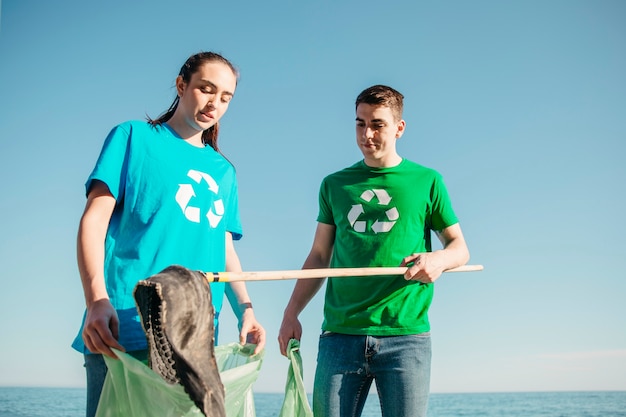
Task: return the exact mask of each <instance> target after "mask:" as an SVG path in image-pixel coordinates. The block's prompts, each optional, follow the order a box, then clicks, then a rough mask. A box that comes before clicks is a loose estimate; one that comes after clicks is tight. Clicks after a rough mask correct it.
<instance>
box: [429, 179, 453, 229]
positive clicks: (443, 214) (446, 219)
mask: <svg viewBox="0 0 626 417" xmlns="http://www.w3.org/2000/svg"><path fill="white" fill-rule="evenodd" d="M431 199H432V213H431V225H432V229H433V230H436V231H441V230H443V229H445V228H446V227H450V226H452V225H454V224H456V223H458V222H459V219H458V218H457V217H456V214H455V213H454V210H453V208H452V202H451V201H450V196H449V195H448V190H447V188H446V186H445V184H444V181H443V178H442V177H441V175H439V174H437V175H436V176H435V178H434V181H433V186H432V190H431Z"/></svg>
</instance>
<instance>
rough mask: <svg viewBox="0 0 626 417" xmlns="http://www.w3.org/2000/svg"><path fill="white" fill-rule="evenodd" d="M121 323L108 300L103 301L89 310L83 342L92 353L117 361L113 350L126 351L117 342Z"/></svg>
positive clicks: (94, 304) (96, 303) (91, 306)
mask: <svg viewBox="0 0 626 417" xmlns="http://www.w3.org/2000/svg"><path fill="white" fill-rule="evenodd" d="M119 327H120V322H119V319H118V317H117V312H116V311H115V309H114V308H113V306H112V305H111V302H110V301H109V300H108V299H101V300H98V301H96V302H94V303H93V304H91V305H90V306H89V307H88V308H87V317H86V319H85V326H84V328H83V341H84V342H85V346H87V349H89V351H90V352H91V353H101V354H103V355H107V356H110V357H112V358H115V359H117V356H115V353H113V351H112V350H111V348H115V349H117V350H120V351H122V352H124V351H125V349H124V348H123V347H122V345H120V344H119V342H118V341H117V339H118V337H119Z"/></svg>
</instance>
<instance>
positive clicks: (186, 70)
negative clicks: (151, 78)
mask: <svg viewBox="0 0 626 417" xmlns="http://www.w3.org/2000/svg"><path fill="white" fill-rule="evenodd" d="M207 62H221V63H222V64H226V65H228V67H229V68H230V69H231V70H232V71H233V74H235V77H236V78H239V71H237V68H235V66H234V65H233V64H232V63H231V62H230V61H229V60H227V59H226V58H224V57H223V56H221V55H220V54H217V53H215V52H199V53H197V54H195V55H192V56H190V57H189V58H188V59H187V61H186V62H185V63H184V64H183V66H182V67H181V69H180V72H179V73H178V75H179V76H181V77H182V79H183V81H184V82H185V83H188V82H189V81H190V80H191V76H192V75H193V74H194V73H196V72H197V71H198V69H199V68H200V67H201V66H202V65H204V64H206V63H207ZM178 101H179V98H178V96H176V98H175V99H174V101H173V102H172V104H171V105H170V107H169V109H167V111H166V112H165V113H163V114H161V115H160V116H159V117H158V118H157V119H151V118H150V117H149V116H148V123H150V124H151V125H152V126H158V125H161V124H162V123H165V122H167V121H168V120H170V119H171V118H172V116H173V115H174V112H175V111H176V108H177V107H178ZM218 132H219V123H215V124H214V125H213V126H211V127H210V128H208V129H207V130H205V131H203V132H202V142H203V143H204V144H205V145H209V146H211V147H212V148H213V149H215V150H216V151H217V152H219V151H220V150H219V148H218V146H217V134H218Z"/></svg>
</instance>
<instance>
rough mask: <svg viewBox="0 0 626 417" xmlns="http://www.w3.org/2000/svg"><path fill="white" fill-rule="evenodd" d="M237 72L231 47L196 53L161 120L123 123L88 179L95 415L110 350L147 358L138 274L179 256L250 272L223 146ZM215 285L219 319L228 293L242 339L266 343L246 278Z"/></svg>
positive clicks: (85, 340)
mask: <svg viewBox="0 0 626 417" xmlns="http://www.w3.org/2000/svg"><path fill="white" fill-rule="evenodd" d="M237 77H238V73H237V70H236V69H235V68H234V66H233V65H232V64H231V63H230V62H229V61H228V60H226V59H225V58H224V57H222V56H221V55H218V54H216V53H212V52H201V53H198V54H195V55H193V56H191V57H190V58H189V59H188V60H187V61H186V62H185V64H184V65H183V67H182V68H181V70H180V73H179V75H178V77H177V78H176V91H177V97H176V98H175V100H174V102H173V103H172V105H171V106H170V108H169V109H168V110H167V111H166V112H165V113H163V115H161V116H160V117H159V118H157V119H155V120H153V119H149V120H148V121H129V122H125V123H122V124H120V125H118V126H115V127H114V128H113V129H112V130H111V132H110V133H109V135H108V137H107V139H106V140H105V143H104V145H103V148H102V151H101V153H100V156H99V158H98V161H97V163H96V166H95V168H94V170H93V171H92V173H91V175H90V176H89V178H88V180H87V183H86V193H87V204H86V207H85V211H84V214H83V216H82V218H81V220H80V227H79V231H78V266H79V271H80V276H81V280H82V284H83V289H84V293H85V300H86V305H87V308H86V312H85V317H84V320H83V325H82V326H81V330H80V332H79V334H78V336H77V337H76V339H75V340H74V343H73V347H74V348H75V349H77V350H79V351H80V352H82V353H84V354H85V367H86V370H87V416H93V415H95V412H96V408H97V404H98V400H99V397H100V393H101V391H102V386H103V383H104V378H105V375H106V365H105V364H104V360H103V357H102V355H108V356H111V357H115V354H114V353H113V351H112V350H111V349H112V348H115V349H118V350H120V351H126V352H127V353H129V354H131V355H133V356H135V357H137V358H141V359H145V358H146V357H147V352H148V350H147V348H148V347H147V342H146V337H145V334H144V333H143V329H142V328H141V322H140V320H139V317H138V313H137V309H136V306H135V303H134V299H133V294H132V293H133V289H134V287H135V285H136V283H137V281H139V280H142V279H146V278H148V277H150V276H152V275H154V274H157V273H158V272H160V271H162V270H163V269H165V268H166V267H168V266H170V265H182V266H184V267H186V268H189V269H191V270H200V271H207V272H210V271H241V264H240V261H239V258H238V256H237V253H236V251H235V248H234V245H233V240H237V239H239V238H241V236H242V228H241V223H240V219H239V208H238V198H237V180H236V176H235V169H234V167H233V166H232V165H231V164H230V162H229V161H228V160H227V159H226V158H225V157H224V156H223V155H222V154H221V153H220V152H219V148H218V146H217V137H218V121H219V120H220V118H221V117H222V116H223V115H224V113H225V112H226V110H227V109H228V106H229V104H230V100H231V99H232V97H233V95H234V93H235V88H236V86H237ZM211 293H212V300H213V305H214V307H215V318H216V321H217V317H218V316H219V312H220V310H221V307H222V299H223V296H224V294H226V295H227V297H228V299H229V302H230V304H231V305H232V307H233V310H234V311H235V313H236V314H237V315H238V317H239V320H240V328H241V330H240V336H239V337H240V342H241V343H244V342H246V341H249V342H251V343H255V344H256V345H257V346H256V350H255V353H258V352H260V351H261V350H262V349H263V347H264V345H265V330H264V329H263V327H262V326H261V325H260V324H259V323H258V322H257V320H256V318H255V315H254V312H253V310H252V303H251V302H250V297H249V296H248V293H247V291H246V287H245V284H244V283H242V282H236V283H229V284H223V283H217V284H211ZM215 340H217V337H216V338H215Z"/></svg>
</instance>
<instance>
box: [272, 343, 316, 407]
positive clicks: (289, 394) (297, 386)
mask: <svg viewBox="0 0 626 417" xmlns="http://www.w3.org/2000/svg"><path fill="white" fill-rule="evenodd" d="M287 358H288V359H289V360H290V361H291V363H290V364H289V370H288V371H287V372H288V373H287V383H286V384H285V399H284V400H283V406H282V408H281V409H280V414H279V417H313V411H311V406H309V400H308V398H307V396H306V391H305V389H304V381H303V380H302V357H300V342H299V341H297V340H296V339H291V340H290V341H289V345H288V346H287Z"/></svg>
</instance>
